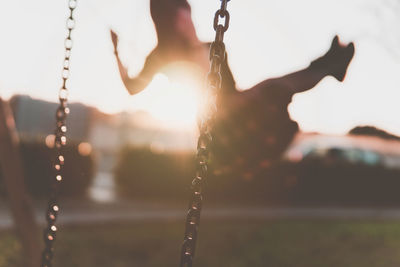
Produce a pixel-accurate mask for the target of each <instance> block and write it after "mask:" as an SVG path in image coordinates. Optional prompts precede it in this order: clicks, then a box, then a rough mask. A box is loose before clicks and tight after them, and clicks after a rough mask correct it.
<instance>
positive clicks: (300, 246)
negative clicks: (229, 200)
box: [0, 220, 400, 267]
mask: <svg viewBox="0 0 400 267" xmlns="http://www.w3.org/2000/svg"><path fill="white" fill-rule="evenodd" d="M182 233H183V225H182V224H181V223H175V222H169V223H164V222H163V223H161V222H153V223H140V224H139V223H138V224H134V223H132V224H115V225H96V226H75V227H67V228H63V227H62V229H61V231H60V233H59V234H58V240H57V244H56V259H55V261H54V263H55V265H54V266H56V267H67V266H68V267H71V266H72V267H91V266H96V267H128V266H129V267H132V266H138V267H146V266H162V267H170V266H174V267H176V266H178V258H179V250H180V244H181V239H182ZM0 237H1V238H0V267H22V266H21V265H20V246H19V244H18V242H17V241H16V239H15V236H14V235H13V233H12V232H8V231H6V232H4V231H3V232H0ZM194 266H195V267H196V266H197V267H199V266H210V267H249V266H251V267H257V266H260V267H261V266H263V267H264V266H268V267H289V266H296V267H321V266H322V267H338V266H344V267H346V266H351V267H361V266H362V267H365V266H368V267H374V266H376V267H378V266H379V267H391V266H393V267H394V266H396V267H397V266H400V223H397V222H378V221H373V222H361V221H350V222H349V221H321V220H319V221H287V220H283V221H268V222H228V221H226V222H216V221H204V222H203V224H202V226H201V229H200V239H199V247H198V250H197V256H196V259H195V265H194Z"/></svg>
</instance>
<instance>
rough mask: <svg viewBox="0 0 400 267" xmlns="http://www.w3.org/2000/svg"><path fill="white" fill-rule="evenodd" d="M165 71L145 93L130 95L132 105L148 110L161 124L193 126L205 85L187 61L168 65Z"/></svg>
mask: <svg viewBox="0 0 400 267" xmlns="http://www.w3.org/2000/svg"><path fill="white" fill-rule="evenodd" d="M185 67H186V68H185ZM163 72H164V73H158V74H156V75H155V76H154V78H153V80H152V82H151V83H150V84H149V86H148V87H147V88H146V89H145V90H144V91H143V92H141V93H139V94H138V95H136V96H131V99H130V102H131V106H130V108H131V109H142V110H145V111H147V112H149V113H150V114H151V115H153V116H154V117H155V118H156V119H158V120H159V121H160V122H161V123H162V125H161V126H162V127H166V128H172V129H178V130H179V129H182V130H190V129H193V128H194V127H196V117H197V110H198V107H199V102H200V99H199V92H200V90H201V86H202V84H201V81H200V80H199V79H198V78H197V77H199V75H198V74H197V75H196V73H195V70H191V68H190V65H187V64H184V65H179V64H178V66H175V65H174V66H168V68H167V69H165V70H164V71H163ZM167 75H168V76H167Z"/></svg>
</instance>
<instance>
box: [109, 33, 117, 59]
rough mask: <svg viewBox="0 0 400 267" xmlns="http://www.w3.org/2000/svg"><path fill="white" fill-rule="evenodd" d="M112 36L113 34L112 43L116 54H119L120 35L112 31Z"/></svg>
mask: <svg viewBox="0 0 400 267" xmlns="http://www.w3.org/2000/svg"><path fill="white" fill-rule="evenodd" d="M110 34H111V41H112V43H113V46H114V53H115V54H118V50H117V47H118V35H117V34H116V33H115V32H114V31H113V30H110Z"/></svg>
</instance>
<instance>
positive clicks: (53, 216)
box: [40, 0, 77, 267]
mask: <svg viewBox="0 0 400 267" xmlns="http://www.w3.org/2000/svg"><path fill="white" fill-rule="evenodd" d="M76 4H77V0H69V3H68V7H69V16H68V19H67V25H66V27H67V30H68V34H67V37H66V38H65V43H64V46H65V56H64V62H63V70H62V86H61V88H60V90H59V95H58V97H59V101H60V105H59V107H58V108H57V111H56V120H57V124H56V130H55V141H54V144H55V150H56V159H55V162H54V165H53V167H54V177H53V180H52V182H51V183H52V184H51V192H50V199H49V202H48V208H47V212H46V221H47V227H46V229H45V230H44V236H43V239H44V242H45V248H44V250H43V253H42V262H41V265H40V266H41V267H51V266H52V259H53V255H54V247H53V246H54V241H55V239H56V233H57V227H56V225H55V223H56V220H57V214H58V212H59V210H60V208H59V205H58V195H59V190H60V183H61V181H62V180H63V165H64V155H63V154H64V153H63V152H64V151H63V150H64V149H63V148H64V146H65V145H66V142H67V138H66V132H67V126H66V118H67V115H68V113H69V108H68V106H67V101H68V89H67V81H68V78H69V65H70V64H69V62H70V56H71V49H72V39H71V35H72V30H73V29H74V27H75V19H74V17H73V13H74V10H75V7H76Z"/></svg>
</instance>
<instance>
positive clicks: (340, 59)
mask: <svg viewBox="0 0 400 267" xmlns="http://www.w3.org/2000/svg"><path fill="white" fill-rule="evenodd" d="M353 56H354V43H353V42H351V43H349V44H348V45H343V44H341V43H340V42H339V37H338V36H337V35H336V36H335V38H333V40H332V44H331V47H330V48H329V50H328V52H326V54H325V55H323V56H322V57H320V58H318V59H317V60H314V61H313V62H311V67H313V68H318V69H324V70H326V71H327V75H332V76H333V77H335V78H336V79H337V80H338V81H343V80H344V77H345V76H346V71H347V67H348V66H349V63H350V61H351V59H352V58H353Z"/></svg>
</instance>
